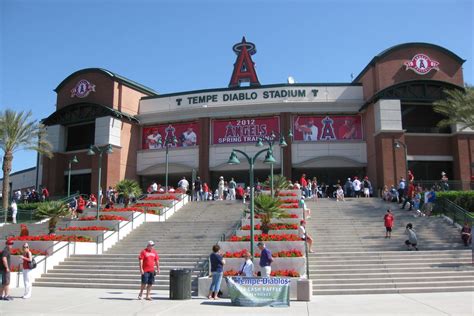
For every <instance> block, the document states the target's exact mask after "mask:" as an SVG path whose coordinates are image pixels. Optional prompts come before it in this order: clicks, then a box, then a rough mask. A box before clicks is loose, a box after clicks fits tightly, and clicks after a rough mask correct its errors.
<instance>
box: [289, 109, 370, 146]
mask: <svg viewBox="0 0 474 316" xmlns="http://www.w3.org/2000/svg"><path fill="white" fill-rule="evenodd" d="M293 134H294V140H295V141H305V142H316V141H343V140H362V139H363V135H362V119H361V116H360V115H345V116H337V115H325V116H295V117H294V120H293Z"/></svg>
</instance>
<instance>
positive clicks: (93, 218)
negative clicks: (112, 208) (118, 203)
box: [79, 215, 128, 221]
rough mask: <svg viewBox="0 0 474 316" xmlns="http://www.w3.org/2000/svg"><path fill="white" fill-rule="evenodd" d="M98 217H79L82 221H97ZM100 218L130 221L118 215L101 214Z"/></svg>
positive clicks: (103, 219) (102, 219)
mask: <svg viewBox="0 0 474 316" xmlns="http://www.w3.org/2000/svg"><path fill="white" fill-rule="evenodd" d="M96 219H97V217H96V216H84V217H81V218H79V220H80V221H95V220H96ZM99 219H100V220H101V221H128V219H126V218H125V217H122V216H118V215H100V216H99Z"/></svg>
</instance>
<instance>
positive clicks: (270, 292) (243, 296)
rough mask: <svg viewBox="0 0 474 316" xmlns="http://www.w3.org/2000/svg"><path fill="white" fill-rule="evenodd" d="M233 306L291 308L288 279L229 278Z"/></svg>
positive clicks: (228, 286)
mask: <svg viewBox="0 0 474 316" xmlns="http://www.w3.org/2000/svg"><path fill="white" fill-rule="evenodd" d="M226 282H227V288H228V289H229V296H230V299H231V302H232V305H237V306H268V305H270V306H290V283H291V280H290V279H288V278H278V277H273V278H253V277H227V278H226Z"/></svg>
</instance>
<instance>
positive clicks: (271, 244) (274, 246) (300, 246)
mask: <svg viewBox="0 0 474 316" xmlns="http://www.w3.org/2000/svg"><path fill="white" fill-rule="evenodd" d="M257 243H258V242H257V241H256V242H254V247H255V248H254V252H260V249H258V248H257ZM265 245H266V247H267V248H268V249H269V250H270V251H271V252H279V251H282V250H291V249H296V250H299V251H301V252H303V253H304V252H305V247H304V241H266V242H265ZM219 246H220V247H221V251H222V252H227V251H230V252H236V251H241V250H242V249H248V250H250V241H236V242H231V241H219Z"/></svg>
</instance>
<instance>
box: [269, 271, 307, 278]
mask: <svg viewBox="0 0 474 316" xmlns="http://www.w3.org/2000/svg"><path fill="white" fill-rule="evenodd" d="M270 275H271V276H279V277H290V278H298V277H299V276H300V274H299V273H298V272H296V270H276V271H272V273H270Z"/></svg>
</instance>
